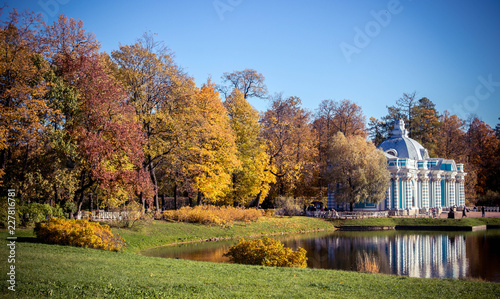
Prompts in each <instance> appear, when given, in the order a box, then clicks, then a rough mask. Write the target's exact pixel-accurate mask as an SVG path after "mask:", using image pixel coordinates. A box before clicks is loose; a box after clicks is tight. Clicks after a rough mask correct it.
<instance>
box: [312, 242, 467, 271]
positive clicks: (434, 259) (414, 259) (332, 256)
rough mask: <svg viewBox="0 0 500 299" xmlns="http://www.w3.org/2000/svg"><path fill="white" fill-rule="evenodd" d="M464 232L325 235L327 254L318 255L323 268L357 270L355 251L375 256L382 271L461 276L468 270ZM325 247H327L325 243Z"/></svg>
mask: <svg viewBox="0 0 500 299" xmlns="http://www.w3.org/2000/svg"><path fill="white" fill-rule="evenodd" d="M465 239H466V237H465V236H463V235H456V236H447V235H414V234H409V235H404V234H403V235H401V234H396V235H394V236H379V237H333V238H328V239H324V241H326V242H327V244H322V246H325V245H326V246H327V248H328V251H327V253H326V252H324V253H323V254H326V255H327V256H328V258H327V261H326V259H325V256H323V257H321V258H316V260H318V261H322V264H323V265H321V268H326V267H325V266H326V265H325V263H328V265H329V266H330V267H329V268H334V269H345V270H356V269H355V267H353V266H352V265H353V264H355V263H356V261H355V257H354V256H353V253H357V252H360V253H362V252H363V251H366V252H368V253H369V254H371V255H373V256H375V257H376V259H377V262H378V263H379V267H380V271H381V272H382V273H388V274H396V275H404V276H410V277H437V278H461V277H466V276H467V273H468V272H469V269H468V263H467V259H466V244H465ZM323 248H324V247H323ZM316 267H317V266H316Z"/></svg>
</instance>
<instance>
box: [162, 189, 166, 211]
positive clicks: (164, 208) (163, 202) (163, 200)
mask: <svg viewBox="0 0 500 299" xmlns="http://www.w3.org/2000/svg"><path fill="white" fill-rule="evenodd" d="M166 209H167V200H166V199H165V193H163V194H162V195H161V210H162V211H165V210H166Z"/></svg>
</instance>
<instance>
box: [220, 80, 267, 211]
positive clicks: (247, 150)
mask: <svg viewBox="0 0 500 299" xmlns="http://www.w3.org/2000/svg"><path fill="white" fill-rule="evenodd" d="M224 106H225V107H226V109H227V111H228V114H229V118H230V123H231V129H232V130H233V132H234V134H235V137H236V146H237V148H238V154H237V156H238V160H239V161H240V162H241V165H240V167H238V168H237V169H236V170H235V171H234V172H233V179H232V182H233V186H232V190H231V193H229V194H228V197H227V200H226V202H227V203H232V202H237V203H240V204H243V205H249V204H252V205H254V206H258V204H259V203H260V201H261V199H262V198H265V197H266V196H267V193H268V192H269V184H271V183H274V182H275V180H276V179H275V177H274V175H272V173H271V172H270V168H269V164H268V161H269V155H268V154H267V152H266V149H265V144H264V142H263V140H261V139H260V137H259V132H260V125H259V113H258V112H257V111H256V110H255V109H253V108H252V106H251V105H250V104H249V103H248V102H247V101H246V100H245V98H244V97H243V94H242V93H241V92H240V91H239V90H238V89H234V90H233V92H232V93H231V95H230V96H228V97H227V99H226V101H225V102H224Z"/></svg>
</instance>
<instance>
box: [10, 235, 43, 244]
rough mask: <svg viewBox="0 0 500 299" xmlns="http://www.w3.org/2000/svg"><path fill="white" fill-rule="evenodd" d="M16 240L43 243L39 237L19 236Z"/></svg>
mask: <svg viewBox="0 0 500 299" xmlns="http://www.w3.org/2000/svg"><path fill="white" fill-rule="evenodd" d="M16 242H20V243H33V244H43V241H42V240H40V239H38V238H37V237H17V239H16Z"/></svg>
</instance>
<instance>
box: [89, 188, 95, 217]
mask: <svg viewBox="0 0 500 299" xmlns="http://www.w3.org/2000/svg"><path fill="white" fill-rule="evenodd" d="M89 200H90V213H91V214H92V213H94V196H93V195H92V193H90V198H89Z"/></svg>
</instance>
